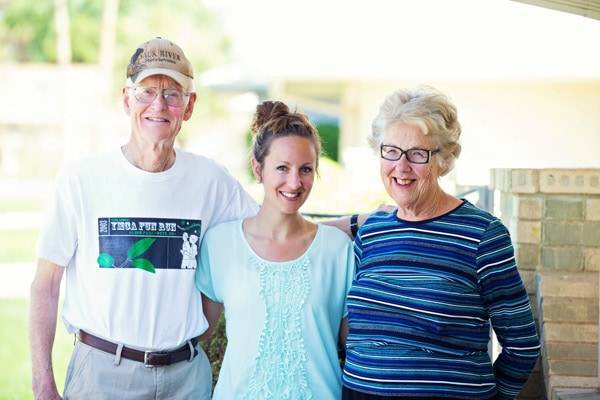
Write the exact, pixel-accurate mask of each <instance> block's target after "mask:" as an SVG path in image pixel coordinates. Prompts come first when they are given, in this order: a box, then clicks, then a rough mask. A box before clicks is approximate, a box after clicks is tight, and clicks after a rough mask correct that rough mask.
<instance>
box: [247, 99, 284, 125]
mask: <svg viewBox="0 0 600 400" xmlns="http://www.w3.org/2000/svg"><path fill="white" fill-rule="evenodd" d="M289 113H290V109H289V108H288V106H287V105H286V104H285V103H282V102H281V101H263V102H262V103H261V104H259V105H257V106H256V113H255V114H254V120H253V121H252V127H251V128H252V131H253V132H254V133H257V132H258V131H260V129H261V128H262V127H263V126H264V125H265V124H266V123H268V122H269V121H271V120H273V119H275V118H279V117H283V116H285V115H288V114H289Z"/></svg>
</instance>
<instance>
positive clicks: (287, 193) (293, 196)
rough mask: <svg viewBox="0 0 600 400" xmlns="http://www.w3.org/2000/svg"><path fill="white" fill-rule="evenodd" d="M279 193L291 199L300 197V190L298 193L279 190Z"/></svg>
mask: <svg viewBox="0 0 600 400" xmlns="http://www.w3.org/2000/svg"><path fill="white" fill-rule="evenodd" d="M279 193H281V195H282V196H283V197H285V198H286V199H290V200H295V199H297V198H298V197H300V192H297V193H291V192H283V191H279Z"/></svg>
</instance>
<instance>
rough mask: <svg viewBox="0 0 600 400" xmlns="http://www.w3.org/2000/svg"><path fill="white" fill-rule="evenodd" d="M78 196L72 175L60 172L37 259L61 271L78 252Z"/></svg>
mask: <svg viewBox="0 0 600 400" xmlns="http://www.w3.org/2000/svg"><path fill="white" fill-rule="evenodd" d="M77 193H78V185H77V180H76V179H75V177H74V176H73V174H68V173H66V172H65V171H63V172H61V173H60V175H59V176H58V179H57V181H56V188H55V193H54V198H53V199H52V203H51V206H50V207H49V208H48V210H47V213H46V219H45V221H44V224H43V226H42V229H41V231H40V236H39V239H38V245H37V253H38V257H40V258H43V259H46V260H48V261H50V262H53V263H54V264H57V265H60V266H63V267H65V266H67V265H68V264H69V262H70V261H71V259H72V258H73V255H74V254H75V250H76V249H77V243H78V232H77V220H78V215H79V211H78V210H80V204H79V202H78V201H77V196H76V194H77Z"/></svg>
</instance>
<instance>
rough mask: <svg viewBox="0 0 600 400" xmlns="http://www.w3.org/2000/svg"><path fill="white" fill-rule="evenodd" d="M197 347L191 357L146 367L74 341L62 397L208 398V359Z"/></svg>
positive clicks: (210, 375) (210, 377)
mask: <svg viewBox="0 0 600 400" xmlns="http://www.w3.org/2000/svg"><path fill="white" fill-rule="evenodd" d="M197 348H198V355H197V356H196V357H194V359H193V360H192V361H181V362H178V363H176V364H172V365H169V366H163V367H152V368H148V367H144V365H143V364H142V363H140V362H137V361H132V360H128V359H125V358H121V359H119V358H118V357H116V356H115V355H112V354H109V353H105V352H103V351H102V350H98V349H95V348H93V347H90V346H88V345H86V344H84V343H81V342H79V341H78V342H77V344H76V345H75V349H74V350H73V354H72V356H71V361H70V362H69V367H68V369H67V378H66V381H65V390H64V394H63V398H64V399H65V400H69V399H73V400H75V399H86V400H93V399H94V400H95V399H111V400H112V399H144V400H146V399H149V400H150V399H155V400H159V399H177V400H179V399H194V400H196V399H199V400H209V399H210V395H211V388H212V374H211V368H210V363H209V362H208V358H207V357H206V354H204V351H203V350H202V348H201V347H200V346H197Z"/></svg>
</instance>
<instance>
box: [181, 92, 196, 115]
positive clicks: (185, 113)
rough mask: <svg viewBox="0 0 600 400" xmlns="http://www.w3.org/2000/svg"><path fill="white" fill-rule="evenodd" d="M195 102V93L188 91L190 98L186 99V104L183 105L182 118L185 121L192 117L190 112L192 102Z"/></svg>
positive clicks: (191, 111) (191, 110)
mask: <svg viewBox="0 0 600 400" xmlns="http://www.w3.org/2000/svg"><path fill="white" fill-rule="evenodd" d="M195 103H196V93H190V99H189V100H188V103H187V106H186V107H185V112H184V113H183V120H184V121H187V120H188V119H190V118H191V117H192V113H193V112H194V104H195Z"/></svg>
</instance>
